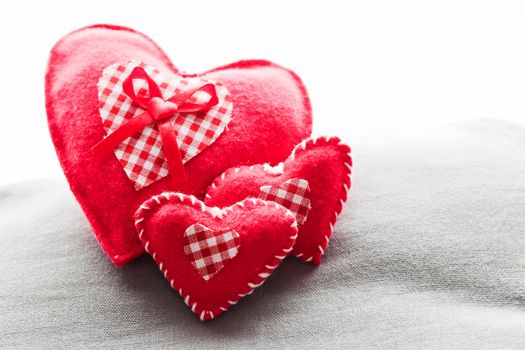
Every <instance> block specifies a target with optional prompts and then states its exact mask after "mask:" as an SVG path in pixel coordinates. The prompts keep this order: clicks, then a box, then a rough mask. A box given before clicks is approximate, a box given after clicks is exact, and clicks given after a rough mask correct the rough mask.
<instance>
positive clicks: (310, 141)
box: [205, 136, 352, 262]
mask: <svg viewBox="0 0 525 350" xmlns="http://www.w3.org/2000/svg"><path fill="white" fill-rule="evenodd" d="M320 140H323V141H324V142H325V143H330V142H333V141H335V144H337V145H340V146H346V147H348V145H346V144H345V143H343V141H342V140H341V139H340V138H338V137H336V136H320V137H309V138H307V139H304V140H303V141H301V142H300V143H299V144H297V145H296V146H295V147H294V149H293V150H292V152H291V153H290V156H289V157H288V158H287V159H286V160H285V161H283V162H281V163H279V164H277V165H276V167H277V166H281V164H282V166H281V167H282V169H281V170H282V171H283V172H284V170H285V163H286V162H287V161H292V160H295V157H296V154H297V152H298V151H306V150H307V149H309V148H310V147H311V146H316V145H317V144H318V142H319V141H320ZM346 156H347V157H348V159H347V160H349V161H351V160H352V156H351V150H350V152H348V153H346ZM257 166H261V167H262V168H263V170H264V169H265V167H266V168H275V167H273V166H272V165H270V163H262V164H254V165H250V166H239V167H235V168H230V169H227V170H226V171H224V172H223V173H222V174H221V175H220V176H218V177H216V178H215V179H214V180H213V182H212V184H211V186H209V187H208V189H207V190H206V196H205V198H207V199H208V198H211V195H210V194H209V192H210V190H211V189H215V188H217V186H218V185H219V183H220V182H222V181H224V180H225V178H226V176H227V174H230V173H232V172H233V173H238V172H239V171H240V169H241V168H246V167H247V168H249V169H250V170H251V169H254V168H255V167H257ZM344 166H345V167H346V169H347V170H348V171H347V173H346V176H347V178H348V179H345V180H343V181H348V184H347V182H343V191H342V193H341V194H340V196H339V203H338V206H337V207H336V209H335V211H334V214H335V216H333V215H332V216H333V218H332V220H331V221H330V223H329V231H327V232H326V233H325V235H324V238H325V241H326V242H325V243H324V244H323V246H321V245H319V246H318V250H319V252H320V254H321V256H322V255H324V252H325V250H326V248H327V246H328V242H329V240H330V237H331V236H332V234H333V231H334V225H335V223H336V221H337V219H338V217H339V214H340V213H341V211H342V210H343V206H344V203H345V200H344V199H343V198H347V197H348V192H349V191H350V180H351V177H352V165H350V163H349V162H348V161H345V162H344ZM219 179H220V181H219ZM292 215H293V214H292ZM294 256H295V257H296V258H301V260H304V261H306V262H310V261H312V259H313V258H314V256H313V255H312V256H310V257H308V258H305V257H304V256H303V254H302V253H299V254H296V255H294Z"/></svg>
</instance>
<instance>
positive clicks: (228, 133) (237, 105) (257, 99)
mask: <svg viewBox="0 0 525 350" xmlns="http://www.w3.org/2000/svg"><path fill="white" fill-rule="evenodd" d="M190 49H191V48H190ZM130 60H137V61H140V62H145V63H147V64H149V65H151V66H153V67H156V68H157V69H159V71H162V72H163V73H166V74H168V75H174V74H177V75H178V76H180V77H182V78H187V79H202V80H206V81H214V82H217V83H218V84H220V85H221V86H224V87H226V88H227V90H228V92H229V96H230V97H231V101H232V104H233V108H232V112H231V121H230V122H229V123H228V127H227V129H226V130H224V131H223V132H222V133H221V134H220V135H219V136H218V138H217V139H216V140H214V142H213V143H212V144H210V145H209V146H208V147H206V148H205V149H203V150H202V151H201V152H200V153H199V154H196V155H195V156H194V157H193V158H191V159H189V160H188V161H187V162H186V163H185V170H186V175H187V180H186V181H185V182H181V183H179V184H178V185H176V186H174V185H172V181H171V179H170V176H169V175H168V176H165V174H164V176H163V177H162V178H161V179H159V180H158V181H155V182H153V183H151V184H150V185H148V186H147V187H144V188H142V189H140V190H139V191H137V190H136V189H135V188H134V183H133V182H132V181H130V179H128V176H127V174H126V172H125V171H124V170H123V167H122V164H121V163H120V162H119V160H118V158H117V157H115V156H114V155H109V156H108V157H106V158H103V159H100V158H97V157H96V156H95V155H94V154H93V152H91V151H90V149H91V147H93V146H94V145H95V144H97V143H98V142H99V141H100V140H102V138H103V137H104V136H105V135H106V132H105V131H106V130H105V129H104V125H103V124H102V119H101V115H100V113H99V100H98V94H97V92H98V89H97V83H98V81H99V78H100V77H101V75H102V73H103V71H104V69H105V68H106V67H108V66H110V65H113V64H115V63H119V62H126V61H130ZM46 108H47V115H48V122H49V129H50V132H51V136H52V139H53V143H54V145H55V148H56V152H57V154H58V158H59V160H60V163H61V165H62V168H63V170H64V173H65V175H66V177H67V179H68V181H69V184H70V187H71V189H72V191H73V193H74V194H75V196H76V198H77V200H78V201H79V203H80V205H81V207H82V209H83V210H84V213H85V214H86V216H87V218H88V220H89V222H90V224H91V226H92V228H93V230H94V232H95V235H96V237H97V239H98V240H99V242H100V243H101V245H102V247H103V249H104V250H105V252H106V253H107V254H108V256H109V257H110V259H111V260H112V261H113V262H114V263H115V264H116V265H119V266H120V265H124V264H126V263H127V262H129V261H130V260H132V259H134V258H135V257H137V256H139V255H141V254H142V253H143V251H144V250H143V248H142V246H141V245H140V242H139V240H138V239H137V237H136V234H135V233H134V227H133V220H132V215H133V213H134V212H135V210H136V209H137V207H138V206H139V205H140V203H142V202H143V201H144V200H146V199H148V198H150V197H151V196H152V195H154V194H158V193H161V192H163V191H167V190H175V191H178V192H183V193H188V194H194V195H197V196H202V195H203V194H204V191H205V189H206V187H207V186H208V185H209V183H210V182H211V180H212V179H213V178H214V177H216V176H217V175H219V174H221V173H222V172H223V171H224V170H226V169H228V168H229V167H232V166H237V165H240V164H254V163H260V162H278V161H281V160H283V159H284V158H285V157H286V155H287V154H288V153H289V152H290V150H291V149H292V148H293V146H294V145H295V144H297V142H299V141H300V140H301V139H303V138H304V137H307V136H308V135H309V134H310V132H311V109H310V104H309V100H308V96H307V94H306V90H305V88H304V86H303V84H302V83H301V81H300V79H299V78H298V77H297V76H296V75H295V74H294V73H293V72H291V71H290V70H287V69H285V68H282V67H279V66H277V65H275V64H273V63H271V62H267V61H240V62H237V63H233V64H230V65H227V66H223V67H220V68H216V69H213V70H211V71H208V72H205V73H201V74H184V73H182V72H179V71H178V70H177V69H176V68H175V67H173V65H172V64H171V63H170V60H169V59H168V57H167V56H166V55H165V54H164V52H163V51H162V50H161V49H160V48H159V47H158V46H157V45H156V44H155V43H154V42H153V41H151V40H150V39H149V38H147V37H146V36H144V35H142V34H140V33H137V32H135V31H133V30H131V29H127V28H123V27H116V26H107V25H98V26H93V27H88V28H83V29H80V30H78V31H75V32H73V33H71V34H69V35H67V36H65V37H64V38H62V39H61V40H60V41H59V42H58V43H57V44H56V45H55V47H54V48H53V50H52V51H51V55H50V59H49V66H48V72H47V76H46Z"/></svg>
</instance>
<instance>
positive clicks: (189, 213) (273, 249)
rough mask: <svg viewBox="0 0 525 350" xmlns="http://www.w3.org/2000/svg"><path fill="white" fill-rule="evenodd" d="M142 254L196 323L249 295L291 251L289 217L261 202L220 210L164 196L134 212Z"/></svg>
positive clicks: (185, 197) (186, 197) (291, 223)
mask: <svg viewBox="0 0 525 350" xmlns="http://www.w3.org/2000/svg"><path fill="white" fill-rule="evenodd" d="M134 218H135V225H136V229H137V232H138V236H139V238H140V241H141V242H142V244H143V246H144V249H145V250H146V251H147V252H148V253H149V254H150V255H151V256H152V257H153V260H155V262H156V263H157V265H158V266H159V269H160V271H161V272H162V273H163V274H164V277H165V278H166V279H167V280H168V281H169V283H170V285H171V287H172V288H173V289H175V290H176V291H178V293H179V294H180V296H181V297H182V298H183V299H184V302H185V303H186V305H188V307H190V308H191V311H193V312H194V313H196V314H197V315H198V316H199V318H200V319H201V320H202V321H206V320H209V319H212V318H214V317H217V316H219V315H220V314H221V313H223V312H224V311H226V310H228V308H230V306H232V305H235V304H236V303H237V301H239V299H241V298H242V297H244V296H246V295H248V294H251V293H252V292H253V289H254V288H256V287H258V286H260V285H261V284H263V282H264V281H265V280H266V278H267V277H268V276H269V275H270V274H271V273H272V272H273V270H274V269H275V268H276V267H277V266H278V265H279V264H280V263H281V261H282V260H283V259H284V258H285V257H286V255H287V254H288V253H289V252H290V251H291V250H292V246H293V244H294V243H295V239H296V238H297V222H296V221H295V216H294V215H293V214H292V213H291V212H290V211H289V210H287V209H286V208H284V207H282V206H280V205H278V204H276V203H274V202H268V201H263V200H261V199H247V200H244V201H242V202H238V203H236V204H234V205H232V206H230V207H226V208H223V209H220V208H217V207H207V206H206V205H205V204H204V203H203V202H201V201H200V200H198V199H197V198H195V197H194V196H189V195H184V194H181V193H173V192H165V193H163V194H160V195H157V196H154V197H152V198H151V199H149V200H147V201H146V202H144V203H143V204H142V205H141V206H140V208H139V209H138V210H137V212H136V213H135V216H134Z"/></svg>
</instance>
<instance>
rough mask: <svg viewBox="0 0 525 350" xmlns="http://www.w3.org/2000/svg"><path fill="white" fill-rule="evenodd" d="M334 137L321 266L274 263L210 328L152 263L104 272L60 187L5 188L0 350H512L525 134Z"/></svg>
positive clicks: (519, 291)
mask: <svg viewBox="0 0 525 350" xmlns="http://www.w3.org/2000/svg"><path fill="white" fill-rule="evenodd" d="M343 136H344V135H343ZM347 136H348V135H347ZM343 138H344V137H343ZM346 140H347V141H348V142H349V143H350V144H351V146H353V157H354V164H355V167H354V176H353V187H352V190H351V196H350V200H349V202H348V204H347V206H346V208H345V210H344V211H343V214H342V215H341V217H340V220H339V222H338V224H337V225H336V228H335V232H334V236H333V238H332V241H331V243H330V245H329V247H328V249H327V251H326V255H325V259H324V262H323V263H322V265H321V266H319V267H317V268H316V267H312V266H310V265H307V264H303V263H300V262H298V261H297V260H295V259H292V258H290V259H287V260H285V261H284V263H283V264H282V266H281V267H280V268H279V269H277V271H276V272H275V273H274V275H272V276H271V277H270V278H269V279H268V281H267V282H266V283H265V284H264V285H263V286H262V287H260V288H258V289H257V290H256V291H255V293H254V294H253V295H251V296H249V297H247V298H245V299H244V300H242V301H241V302H240V303H239V304H238V305H236V306H235V307H233V308H232V309H231V310H230V311H228V312H227V313H225V314H224V315H222V316H221V317H219V318H218V319H216V320H213V321H211V322H208V323H201V322H200V321H199V320H198V319H197V317H195V316H194V315H193V314H192V313H191V312H190V311H189V310H188V309H187V307H186V306H185V305H184V303H183V302H182V300H181V299H180V298H179V297H178V295H177V294H176V293H175V292H174V291H172V290H171V289H170V287H169V285H168V283H166V282H165V281H164V279H163V277H162V275H161V273H160V272H159V271H158V269H157V267H156V266H155V264H154V263H153V262H152V260H151V259H150V258H149V257H147V256H145V257H143V258H141V259H139V260H137V261H136V262H134V263H132V264H130V265H129V266H126V267H124V268H121V269H117V268H115V267H113V266H112V265H111V263H110V262H109V260H108V259H107V258H106V257H105V256H104V253H103V252H102V250H101V249H100V248H99V247H98V244H97V242H96V240H95V238H94V237H93V235H92V234H91V230H90V228H89V226H88V224H87V222H86V220H85V219H84V217H83V215H82V212H81V210H80V208H79V207H78V205H77V204H76V202H75V200H74V198H73V196H72V194H71V193H70V192H69V191H68V189H67V185H66V184H65V180H40V181H33V182H26V183H19V184H14V185H9V186H3V187H2V188H0V241H1V242H2V243H1V245H2V247H3V249H2V254H0V272H1V273H0V346H1V347H2V348H11V347H13V348H50V349H51V348H52V349H58V348H61V347H67V348H77V347H80V348H85V347H95V348H99V349H100V348H115V347H119V348H137V347H138V348H144V347H147V348H167V347H170V348H214V349H232V348H247V347H250V348H384V349H393V348H403V349H423V348H424V349H430V348H437V349H452V348H454V349H478V348H487V349H524V348H525V237H524V231H525V130H524V129H523V128H520V127H517V126H515V125H511V124H505V123H501V122H476V123H470V124H465V125H456V126H452V127H448V128H443V129H437V130H430V131H419V132H406V133H376V134H373V133H371V134H367V135H360V136H354V138H353V139H350V138H348V137H346Z"/></svg>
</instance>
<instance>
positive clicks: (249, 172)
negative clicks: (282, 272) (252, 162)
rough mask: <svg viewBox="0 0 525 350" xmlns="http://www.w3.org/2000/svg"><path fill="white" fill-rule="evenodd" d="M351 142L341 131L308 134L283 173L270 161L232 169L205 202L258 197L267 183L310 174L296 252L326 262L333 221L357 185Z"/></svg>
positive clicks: (215, 203) (220, 203) (219, 179)
mask: <svg viewBox="0 0 525 350" xmlns="http://www.w3.org/2000/svg"><path fill="white" fill-rule="evenodd" d="M351 166H352V159H351V157H350V147H348V146H347V145H345V144H343V143H342V142H341V140H339V139H338V138H337V137H332V138H324V137H322V138H313V139H308V140H305V141H304V142H302V143H301V144H299V145H297V146H296V148H295V149H294V150H293V152H292V154H291V155H290V157H288V159H287V160H286V161H285V162H284V168H283V172H282V174H273V173H271V172H269V171H267V170H265V168H267V167H268V166H264V165H256V166H251V167H248V166H244V167H240V168H233V169H229V170H227V171H226V172H225V173H224V174H222V175H221V176H219V177H217V178H216V179H215V180H214V182H213V183H212V185H211V186H210V187H209V188H208V191H207V194H206V198H205V203H206V205H210V206H219V207H221V206H227V205H230V204H232V203H235V202H237V201H239V200H242V199H244V198H247V197H257V196H258V194H259V188H260V187H261V186H264V185H271V186H275V187H279V185H280V184H282V183H283V182H285V181H287V180H289V179H293V178H301V179H305V180H307V181H308V183H309V187H310V190H311V198H310V200H311V205H312V207H311V209H310V211H309V213H308V218H307V220H306V222H305V223H304V224H303V225H300V226H299V237H298V238H297V241H296V243H295V246H294V249H293V251H292V253H291V254H292V255H294V256H297V257H298V258H299V259H301V260H303V261H306V262H311V263H312V264H316V265H318V264H320V263H321V260H322V257H323V254H324V251H325V249H326V247H327V245H328V241H329V239H330V237H331V235H332V230H333V226H334V225H335V222H336V220H337V217H338V215H339V213H340V212H341V210H342V207H343V204H344V202H345V201H346V199H347V192H348V190H349V189H350V186H351V179H350V176H351Z"/></svg>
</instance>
